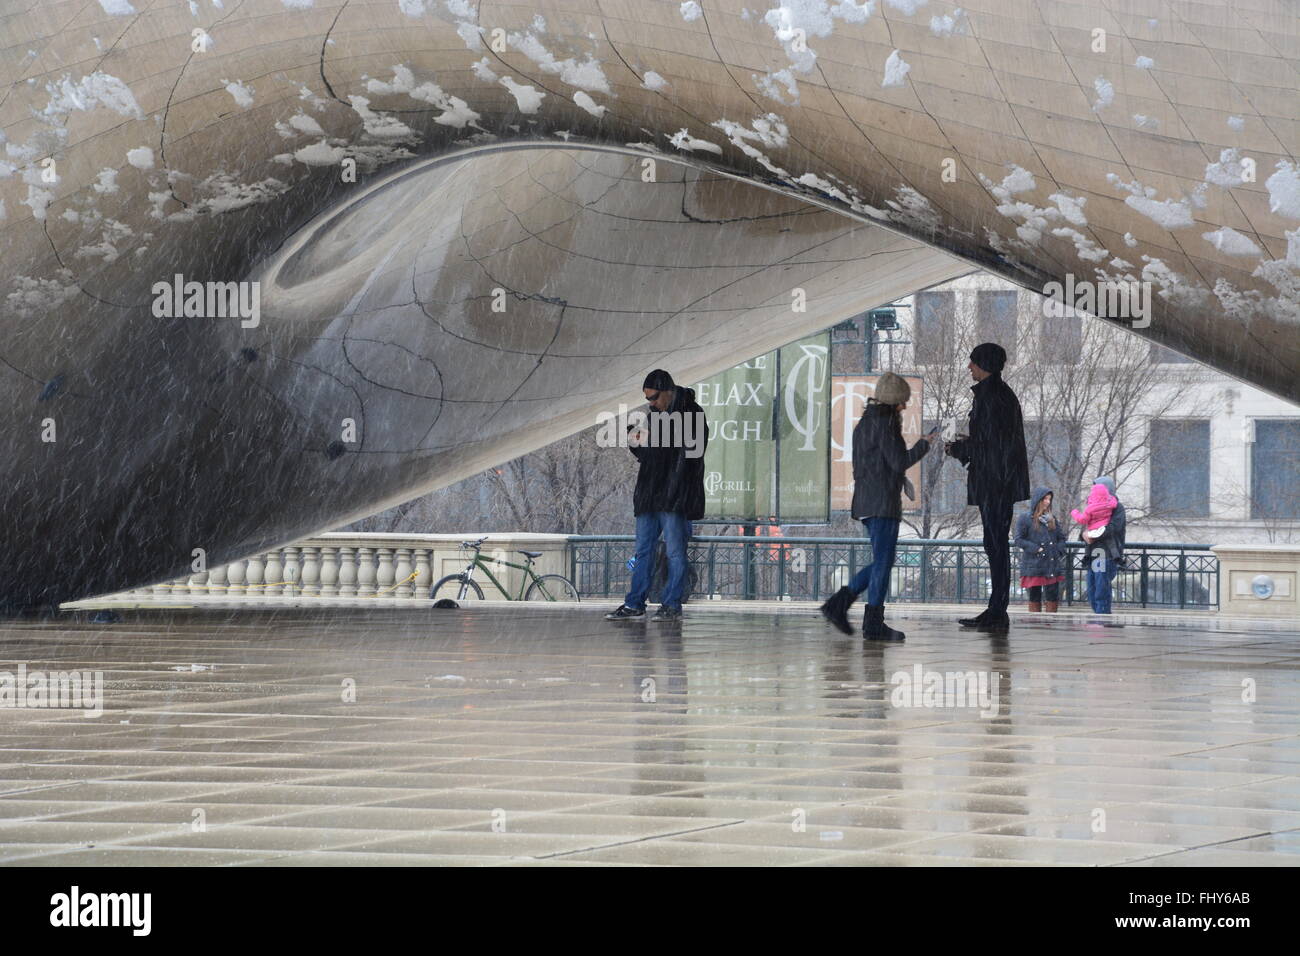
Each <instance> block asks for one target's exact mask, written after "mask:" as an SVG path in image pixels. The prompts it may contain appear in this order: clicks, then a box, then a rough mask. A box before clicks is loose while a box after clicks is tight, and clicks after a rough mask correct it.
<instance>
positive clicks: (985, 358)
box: [970, 342, 1007, 374]
mask: <svg viewBox="0 0 1300 956" xmlns="http://www.w3.org/2000/svg"><path fill="white" fill-rule="evenodd" d="M970 360H971V361H972V362H974V363H975V364H976V365H978V366H979V367H980V368H982V369H984V371H986V372H991V373H994V374H996V373H997V372H1000V371H1002V367H1003V366H1004V365H1006V364H1007V350H1006V349H1004V348H1003V347H1002V346H1000V345H998V344H997V343H996V342H985V343H983V344H982V345H977V346H975V350H974V351H973V352H971V353H970Z"/></svg>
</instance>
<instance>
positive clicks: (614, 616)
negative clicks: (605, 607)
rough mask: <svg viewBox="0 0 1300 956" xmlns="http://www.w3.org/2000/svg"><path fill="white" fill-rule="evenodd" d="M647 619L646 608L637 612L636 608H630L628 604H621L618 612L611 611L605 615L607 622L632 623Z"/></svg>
mask: <svg viewBox="0 0 1300 956" xmlns="http://www.w3.org/2000/svg"><path fill="white" fill-rule="evenodd" d="M644 617H645V608H641V610H639V611H638V610H637V609H636V608H634V607H628V606H627V605H626V604H620V605H619V606H618V610H616V611H610V612H609V613H608V614H606V615H605V620H607V621H630V620H633V619H639V618H644Z"/></svg>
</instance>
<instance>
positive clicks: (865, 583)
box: [849, 518, 899, 604]
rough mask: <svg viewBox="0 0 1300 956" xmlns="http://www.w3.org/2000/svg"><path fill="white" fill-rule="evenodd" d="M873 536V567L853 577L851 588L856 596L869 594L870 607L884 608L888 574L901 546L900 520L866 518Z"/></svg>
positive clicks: (887, 588)
mask: <svg viewBox="0 0 1300 956" xmlns="http://www.w3.org/2000/svg"><path fill="white" fill-rule="evenodd" d="M862 523H863V525H865V526H866V529H867V534H869V535H870V536H871V563H870V564H868V565H867V566H866V567H865V568H863V569H862V570H861V571H859V572H858V573H857V574H855V575H853V580H852V581H850V582H849V587H850V588H852V589H853V593H854V594H861V593H862V592H863V591H866V592H867V603H868V604H884V603H885V599H886V598H888V597H889V572H890V571H892V570H893V569H894V550H895V548H896V547H897V545H898V524H899V519H898V518H863V519H862Z"/></svg>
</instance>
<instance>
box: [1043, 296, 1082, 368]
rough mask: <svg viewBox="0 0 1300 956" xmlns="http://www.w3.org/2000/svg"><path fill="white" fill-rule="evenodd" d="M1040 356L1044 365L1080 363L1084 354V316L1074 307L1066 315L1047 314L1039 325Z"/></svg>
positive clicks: (1067, 310) (1066, 311)
mask: <svg viewBox="0 0 1300 956" xmlns="http://www.w3.org/2000/svg"><path fill="white" fill-rule="evenodd" d="M1038 329H1039V332H1038V356H1039V358H1040V359H1041V360H1042V362H1043V364H1044V365H1078V364H1079V359H1080V357H1081V356H1082V355H1083V316H1081V315H1079V313H1077V312H1075V311H1074V310H1073V309H1066V310H1065V315H1061V316H1054V315H1045V316H1043V321H1042V323H1041V324H1040V325H1039V327H1038Z"/></svg>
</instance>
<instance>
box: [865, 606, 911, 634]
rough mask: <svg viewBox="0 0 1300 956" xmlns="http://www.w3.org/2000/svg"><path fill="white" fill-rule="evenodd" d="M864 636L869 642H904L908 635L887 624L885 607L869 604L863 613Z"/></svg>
mask: <svg viewBox="0 0 1300 956" xmlns="http://www.w3.org/2000/svg"><path fill="white" fill-rule="evenodd" d="M862 636H863V637H864V638H866V639H867V640H869V641H902V640H906V639H907V635H906V634H904V633H903V632H902V631H896V630H894V629H893V628H892V627H890V626H889V625H888V624H886V623H885V606H884V605H883V604H868V605H867V606H866V610H865V611H863V613H862Z"/></svg>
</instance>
